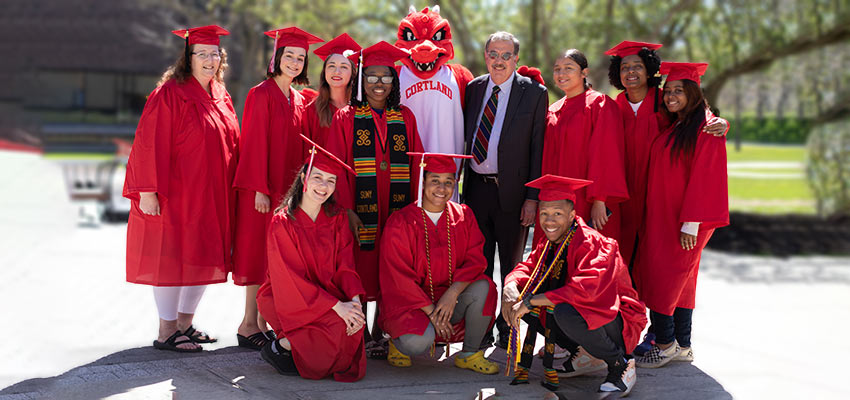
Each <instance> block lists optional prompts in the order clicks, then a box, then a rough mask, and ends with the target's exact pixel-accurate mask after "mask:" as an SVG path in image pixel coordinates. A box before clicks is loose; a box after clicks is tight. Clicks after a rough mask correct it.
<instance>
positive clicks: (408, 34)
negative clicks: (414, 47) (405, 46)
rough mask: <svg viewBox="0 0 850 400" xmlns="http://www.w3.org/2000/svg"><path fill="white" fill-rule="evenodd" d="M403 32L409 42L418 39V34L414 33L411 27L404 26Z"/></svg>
mask: <svg viewBox="0 0 850 400" xmlns="http://www.w3.org/2000/svg"><path fill="white" fill-rule="evenodd" d="M401 34H402V37H403V38H404V40H405V41H407V42H412V41H414V40H416V36H415V35H414V34H413V31H411V30H410V28H404V31H403V32H402V33H401Z"/></svg>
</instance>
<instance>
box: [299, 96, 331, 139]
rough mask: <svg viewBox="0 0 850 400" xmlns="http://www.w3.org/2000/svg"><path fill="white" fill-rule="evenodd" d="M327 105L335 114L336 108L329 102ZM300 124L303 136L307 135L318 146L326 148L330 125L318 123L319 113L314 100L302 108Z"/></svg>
mask: <svg viewBox="0 0 850 400" xmlns="http://www.w3.org/2000/svg"><path fill="white" fill-rule="evenodd" d="M328 107H330V109H331V112H333V113H334V114H336V112H337V110H338V108H336V107H335V106H334V105H333V104H330V103H328ZM301 125H302V127H301V130H302V131H303V132H304V136H307V137H308V138H310V140H312V141H314V142H316V143H318V144H319V145H320V146H322V147H324V148H327V141H328V136H330V133H331V127H330V126H322V125H321V124H319V113H318V111H317V109H316V101H315V100H313V101H312V102H311V103H310V104H308V105H307V107H306V108H305V109H304V119H303V122H302V124H301Z"/></svg>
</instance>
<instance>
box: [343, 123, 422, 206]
mask: <svg viewBox="0 0 850 400" xmlns="http://www.w3.org/2000/svg"><path fill="white" fill-rule="evenodd" d="M401 114H402V118H404V127H405V128H406V129H407V140H408V143H409V146H410V147H411V148H412V149H413V150H409V151H415V152H419V153H421V152H424V151H425V147H423V146H422V140H421V139H420V138H419V128H418V127H417V126H416V117H415V116H414V115H413V112H412V111H410V109H409V108H407V107H404V106H402V107H401ZM352 193H353V191H352ZM416 193H419V163H418V162H417V161H416V159H414V158H413V157H410V194H411V196H410V197H411V199H413V201H416V197H417V196H416Z"/></svg>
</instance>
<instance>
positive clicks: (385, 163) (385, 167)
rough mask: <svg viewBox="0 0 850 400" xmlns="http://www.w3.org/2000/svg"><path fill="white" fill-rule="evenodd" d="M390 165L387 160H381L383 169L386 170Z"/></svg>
mask: <svg viewBox="0 0 850 400" xmlns="http://www.w3.org/2000/svg"><path fill="white" fill-rule="evenodd" d="M388 166H389V164H387V162H386V161H381V171H386V170H387V167H388Z"/></svg>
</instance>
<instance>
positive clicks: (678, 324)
mask: <svg viewBox="0 0 850 400" xmlns="http://www.w3.org/2000/svg"><path fill="white" fill-rule="evenodd" d="M707 68H708V64H705V63H667V62H665V63H662V64H661V68H660V71H661V73H662V74H668V76H667V80H666V82H665V83H664V97H663V98H664V105H663V107H664V111H665V113H666V114H667V117H668V118H669V120H670V121H671V125H670V126H669V127H668V128H667V129H665V130H664V132H662V133H661V134H660V135H658V137H656V138H655V141H654V142H653V143H652V147H651V149H650V160H649V175H648V181H647V191H646V217H645V219H644V226H643V229H642V230H641V233H640V235H641V236H640V238H641V239H640V243H639V244H638V246H639V248H638V253H637V256H636V261H635V266H634V269H633V271H632V274H633V276H634V281H635V285H636V286H637V289H638V293H639V295H640V299H641V300H643V301H644V302H645V303H646V306H647V308H649V309H650V312H649V317H650V322H651V326H650V327H649V331H650V332H651V333H653V334H654V335H655V342H654V343H653V344H652V346H651V348H650V349H649V351H647V352H646V353H645V354H644V355H642V356H640V357H639V358H638V359H637V365H638V367H644V368H658V367H661V366H664V365H666V364H667V363H668V362H670V361H672V360H674V359H677V360H682V361H691V360H693V351H692V350H691V317H692V315H693V309H694V305H695V304H694V300H695V297H696V284H697V273H698V272H699V261H700V256H701V255H702V249H703V248H705V245H706V244H707V243H708V240H709V239H710V238H711V235H712V233H714V230H715V229H716V228H719V227H722V226H726V225H728V224H729V194H728V193H729V191H728V182H727V177H726V139H725V138H724V137H716V136H713V135H705V134H702V133H701V132H702V129H703V127H704V126H705V124H706V121H709V120H711V118H712V117H713V115H712V113H711V111H710V110H709V108H708V103H707V102H706V101H705V98H704V97H703V94H702V90H701V89H700V87H699V83H700V79H699V77H700V76H702V75H703V74H704V73H705V70H706V69H707Z"/></svg>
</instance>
